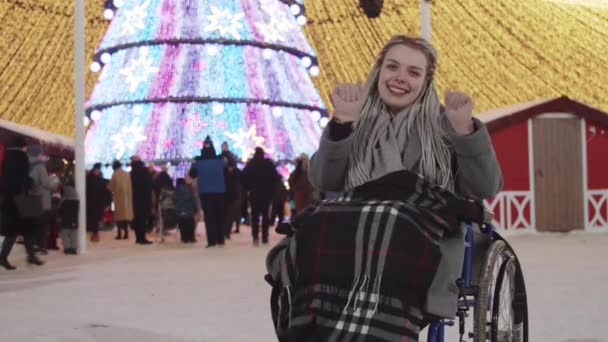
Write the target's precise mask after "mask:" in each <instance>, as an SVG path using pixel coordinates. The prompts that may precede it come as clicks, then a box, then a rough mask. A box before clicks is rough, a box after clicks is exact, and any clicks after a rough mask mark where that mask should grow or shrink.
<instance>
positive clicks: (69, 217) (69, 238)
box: [58, 179, 79, 254]
mask: <svg viewBox="0 0 608 342" xmlns="http://www.w3.org/2000/svg"><path fill="white" fill-rule="evenodd" d="M78 210H79V200H78V193H77V192H76V187H75V184H74V180H73V179H70V180H68V181H67V182H66V184H65V186H64V187H63V198H62V200H61V204H60V205H59V210H58V215H59V217H60V221H61V242H62V244H63V252H64V253H65V254H77V253H78V252H77V248H78Z"/></svg>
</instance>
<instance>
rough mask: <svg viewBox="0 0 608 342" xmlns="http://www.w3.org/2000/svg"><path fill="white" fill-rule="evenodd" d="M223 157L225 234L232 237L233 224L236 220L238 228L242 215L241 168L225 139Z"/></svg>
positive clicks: (228, 237) (227, 237)
mask: <svg viewBox="0 0 608 342" xmlns="http://www.w3.org/2000/svg"><path fill="white" fill-rule="evenodd" d="M221 157H222V159H223V160H224V164H225V165H226V167H225V169H224V170H225V172H224V178H225V182H226V217H225V219H224V224H225V229H224V234H225V235H226V239H230V235H231V233H232V224H233V223H235V222H236V226H237V230H238V227H239V219H240V216H241V202H242V199H241V194H240V187H241V185H240V182H241V170H239V168H238V167H237V164H236V163H237V159H236V156H235V155H234V154H233V153H232V152H230V150H229V149H228V144H227V143H226V142H225V141H224V142H223V143H222V154H221Z"/></svg>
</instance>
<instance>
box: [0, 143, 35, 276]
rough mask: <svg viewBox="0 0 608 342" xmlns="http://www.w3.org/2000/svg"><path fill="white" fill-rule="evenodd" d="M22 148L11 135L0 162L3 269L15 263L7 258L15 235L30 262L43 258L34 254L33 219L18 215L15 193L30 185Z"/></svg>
mask: <svg viewBox="0 0 608 342" xmlns="http://www.w3.org/2000/svg"><path fill="white" fill-rule="evenodd" d="M25 151H26V143H25V139H23V138H21V137H18V138H15V139H14V140H13V141H11V143H10V144H9V145H8V148H7V149H6V154H5V158H4V162H3V163H2V177H1V178H0V181H1V182H2V185H1V186H0V188H2V189H3V192H4V200H3V202H2V215H1V216H2V225H1V226H2V235H3V236H4V241H3V243H2V250H1V251H0V266H2V267H4V268H6V269H7V270H14V269H15V268H16V267H15V266H13V265H11V264H10V263H9V262H8V255H9V254H10V253H11V250H12V248H13V246H14V245H15V241H16V240H17V236H19V235H23V239H24V242H25V249H26V252H27V261H28V263H30V264H34V265H42V264H44V262H43V261H42V260H40V259H39V258H38V257H37V256H36V255H35V254H34V238H35V237H34V233H35V232H34V226H35V225H34V223H35V222H33V221H32V220H28V219H25V218H23V217H21V215H19V212H18V211H17V205H16V203H15V197H17V195H19V194H22V193H25V192H26V191H28V190H29V188H30V187H31V185H32V181H31V179H30V177H29V173H30V166H29V159H28V156H27V154H26V153H25Z"/></svg>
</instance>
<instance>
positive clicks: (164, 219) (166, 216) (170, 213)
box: [158, 189, 177, 242]
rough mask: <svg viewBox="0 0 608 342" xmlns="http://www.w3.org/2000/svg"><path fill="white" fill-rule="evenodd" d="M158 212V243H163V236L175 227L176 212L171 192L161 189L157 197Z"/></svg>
mask: <svg viewBox="0 0 608 342" xmlns="http://www.w3.org/2000/svg"><path fill="white" fill-rule="evenodd" d="M158 212H159V213H160V215H159V218H160V221H159V223H158V226H159V227H160V232H159V236H160V241H161V242H163V241H164V240H165V239H164V237H165V235H167V233H168V232H169V231H171V230H173V229H175V228H176V227H177V211H176V210H175V205H174V204H173V190H169V189H162V190H161V191H160V194H159V196H158Z"/></svg>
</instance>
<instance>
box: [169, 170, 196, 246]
mask: <svg viewBox="0 0 608 342" xmlns="http://www.w3.org/2000/svg"><path fill="white" fill-rule="evenodd" d="M173 204H174V207H175V211H176V214H177V225H178V226H179V231H180V235H181V237H182V242H183V243H194V242H196V239H195V237H194V232H195V230H196V222H195V220H194V216H195V215H196V212H197V205H196V198H195V197H194V194H193V193H192V191H191V190H190V188H188V186H187V185H186V181H185V180H184V179H183V178H178V179H177V187H176V188H175V192H174V193H173Z"/></svg>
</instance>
